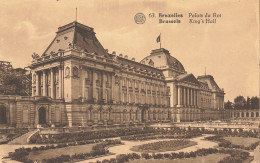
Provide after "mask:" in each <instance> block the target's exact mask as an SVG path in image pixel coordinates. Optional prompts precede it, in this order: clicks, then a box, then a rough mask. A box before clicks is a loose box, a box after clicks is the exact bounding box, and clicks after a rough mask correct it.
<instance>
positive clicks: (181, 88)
mask: <svg viewBox="0 0 260 163" xmlns="http://www.w3.org/2000/svg"><path fill="white" fill-rule="evenodd" d="M180 90H181V95H180V97H181V99H180V100H181V105H183V87H182V86H180Z"/></svg>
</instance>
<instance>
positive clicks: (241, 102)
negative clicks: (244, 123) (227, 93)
mask: <svg viewBox="0 0 260 163" xmlns="http://www.w3.org/2000/svg"><path fill="white" fill-rule="evenodd" d="M234 103H235V104H234V108H235V109H245V106H246V100H245V98H244V97H243V96H237V97H236V98H235V99H234Z"/></svg>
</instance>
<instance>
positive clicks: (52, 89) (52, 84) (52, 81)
mask: <svg viewBox="0 0 260 163" xmlns="http://www.w3.org/2000/svg"><path fill="white" fill-rule="evenodd" d="M53 71H54V70H53V68H51V92H50V93H51V98H54V73H53Z"/></svg>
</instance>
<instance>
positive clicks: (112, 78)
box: [111, 74, 115, 102]
mask: <svg viewBox="0 0 260 163" xmlns="http://www.w3.org/2000/svg"><path fill="white" fill-rule="evenodd" d="M114 84H115V75H114V74H111V100H112V102H113V101H114V91H115V90H114Z"/></svg>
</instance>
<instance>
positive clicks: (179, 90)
mask: <svg viewBox="0 0 260 163" xmlns="http://www.w3.org/2000/svg"><path fill="white" fill-rule="evenodd" d="M177 89H178V104H177V105H178V106H180V105H181V88H180V86H177Z"/></svg>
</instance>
